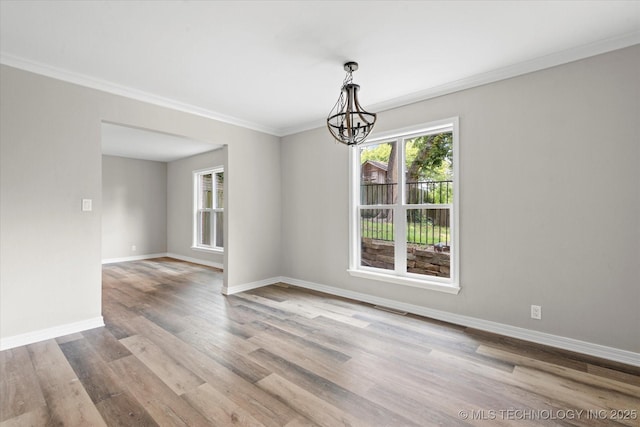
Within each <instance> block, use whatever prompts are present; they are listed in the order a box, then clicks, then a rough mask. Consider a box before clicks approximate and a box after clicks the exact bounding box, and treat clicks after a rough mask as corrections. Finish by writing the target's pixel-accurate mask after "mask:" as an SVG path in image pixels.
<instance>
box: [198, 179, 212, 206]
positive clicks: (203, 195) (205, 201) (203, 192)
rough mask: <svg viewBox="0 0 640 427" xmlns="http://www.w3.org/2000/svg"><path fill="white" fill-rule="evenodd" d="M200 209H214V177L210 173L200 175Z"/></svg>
mask: <svg viewBox="0 0 640 427" xmlns="http://www.w3.org/2000/svg"><path fill="white" fill-rule="evenodd" d="M200 208H201V209H211V208H213V177H212V175H211V174H210V173H207V174H202V175H200Z"/></svg>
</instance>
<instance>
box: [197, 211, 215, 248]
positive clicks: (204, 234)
mask: <svg viewBox="0 0 640 427" xmlns="http://www.w3.org/2000/svg"><path fill="white" fill-rule="evenodd" d="M211 218H212V217H211V212H198V243H199V244H201V245H203V246H211V242H212V239H211V236H212V233H213V228H212V227H211Z"/></svg>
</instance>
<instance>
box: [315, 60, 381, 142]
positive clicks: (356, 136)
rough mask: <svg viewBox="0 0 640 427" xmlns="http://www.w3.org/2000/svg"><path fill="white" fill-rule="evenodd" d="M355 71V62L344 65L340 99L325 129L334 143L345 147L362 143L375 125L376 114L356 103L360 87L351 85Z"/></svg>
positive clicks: (356, 65) (356, 66)
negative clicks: (339, 143)
mask: <svg viewBox="0 0 640 427" xmlns="http://www.w3.org/2000/svg"><path fill="white" fill-rule="evenodd" d="M357 69H358V63H357V62H347V63H346V64H344V70H345V71H346V72H347V76H346V77H345V78H344V82H342V89H340V97H339V98H338V101H337V102H336V105H334V106H333V108H332V109H331V112H330V113H329V117H328V118H327V127H328V128H329V132H331V135H332V136H333V137H334V138H335V139H336V141H338V142H341V143H343V144H346V145H357V144H360V143H362V142H364V140H365V139H366V138H367V136H368V135H369V134H370V133H371V129H373V125H374V124H375V123H376V114H375V113H369V112H367V111H365V110H364V109H363V108H362V106H360V102H358V90H360V86H359V85H357V84H355V83H353V72H354V71H356V70H357Z"/></svg>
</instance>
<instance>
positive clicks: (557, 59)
mask: <svg viewBox="0 0 640 427" xmlns="http://www.w3.org/2000/svg"><path fill="white" fill-rule="evenodd" d="M638 43H640V32H639V31H634V32H632V33H628V34H624V35H622V36H618V37H612V38H610V39H606V40H600V41H597V42H594V43H590V44H587V45H583V46H578V47H574V48H572V49H567V50H563V51H561V52H555V53H551V54H549V55H544V56H541V57H538V58H534V59H531V60H529V61H525V62H520V63H517V64H513V65H510V66H506V67H503V68H498V69H496V70H492V71H488V72H486V73H481V74H476V75H473V76H469V77H465V78H462V79H460V80H456V81H454V82H451V83H445V84H443V85H440V86H436V87H432V88H428V89H425V90H422V91H418V92H413V93H410V94H408V95H404V96H400V97H398V98H394V99H391V100H388V101H383V102H379V103H376V104H371V105H367V106H366V107H367V110H368V111H374V112H378V113H380V112H383V111H387V110H391V109H393V108H399V107H403V106H405V105H409V104H414V103H416V102H421V101H426V100H428V99H432V98H437V97H439V96H443V95H448V94H450V93H455V92H459V91H462V90H466V89H472V88H474V87H478V86H483V85H486V84H489V83H494V82H498V81H501V80H507V79H510V78H513V77H517V76H521V75H524V74H529V73H533V72H535V71H540V70H545V69H547V68H552V67H557V66H558V65H563V64H568V63H569V62H574V61H579V60H581V59H585V58H589V57H592V56H596V55H601V54H603V53H607V52H612V51H614V50H618V49H624V48H626V47H629V46H633V45H636V44H638ZM321 126H326V120H314V121H312V122H307V123H304V124H301V125H299V126H291V127H288V128H282V129H277V132H278V133H279V134H280V135H279V136H286V135H293V134H295V133H299V132H303V131H306V130H310V129H316V128H319V127H321Z"/></svg>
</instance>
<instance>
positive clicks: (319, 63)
mask: <svg viewBox="0 0 640 427" xmlns="http://www.w3.org/2000/svg"><path fill="white" fill-rule="evenodd" d="M636 43H640V2H638V1H424V2H423V1H407V2H405V1H389V2H387V1H369V2H366V1H360V2H358V1H289V2H285V1H279V2H272V1H256V2H240V1H161V2H160V1H153V2H152V1H126V2H125V1H7V0H1V1H0V60H1V62H2V63H4V64H7V65H12V66H16V67H20V68H23V69H27V70H30V71H35V72H38V73H41V74H45V75H51V76H53V77H58V78H63V79H65V80H69V81H73V82H77V83H80V84H84V85H87V86H90V87H96V88H99V89H102V90H108V91H111V92H114V93H119V94H125V95H127V96H130V97H133V98H136V99H143V100H146V101H150V102H154V103H157V104H160V105H167V106H171V107H173V108H178V109H181V110H184V111H190V112H194V113H196V114H200V115H204V116H207V117H213V118H216V119H219V120H223V121H226V122H230V123H235V124H239V125H242V126H245V127H249V128H252V129H257V130H261V131H265V132H268V133H271V134H274V135H286V134H290V133H294V132H297V131H300V130H304V129H309V128H313V127H318V126H322V125H323V120H324V118H325V117H326V115H327V113H328V112H329V110H330V109H331V107H332V106H333V104H334V103H335V101H336V99H337V96H338V92H339V89H340V86H341V83H342V80H343V78H344V71H343V69H342V64H343V63H344V62H345V61H347V60H355V61H357V62H359V63H360V70H358V71H356V72H355V73H354V81H355V82H356V83H359V84H360V85H361V90H360V98H361V102H362V104H363V105H364V106H365V107H366V108H367V109H369V110H371V111H374V112H379V111H381V110H384V109H388V108H392V107H396V106H399V105H403V104H407V103H410V102H415V101H418V100H421V99H426V98H429V97H432V96H437V95H441V94H443V93H447V92H451V91H455V90H459V89H462V88H465V87H471V86H474V85H478V84H483V83H488V82H490V81H495V80H498V79H501V78H506V77H511V76H514V75H518V74H522V73H525V72H530V71H535V70H537V69H541V68H546V67H549V66H553V65H557V64H561V63H564V62H568V61H571V60H576V59H580V58H583V57H586V56H590V55H594V54H597V53H601V52H605V51H609V50H613V49H617V48H621V47H625V46H629V45H633V44H636Z"/></svg>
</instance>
